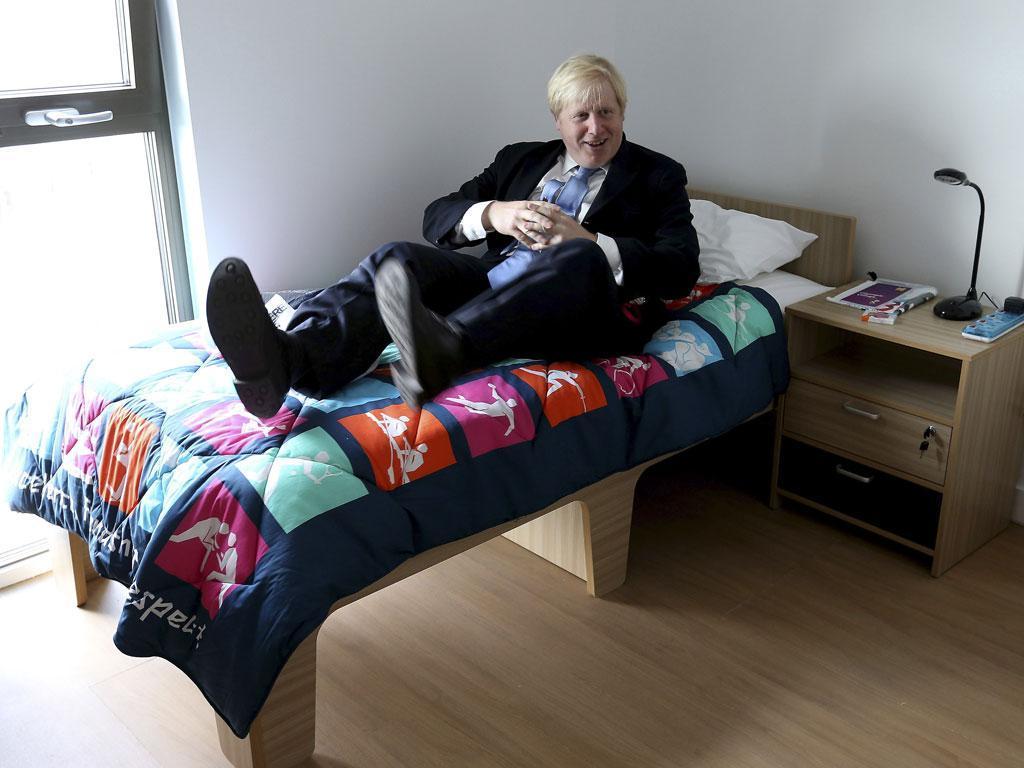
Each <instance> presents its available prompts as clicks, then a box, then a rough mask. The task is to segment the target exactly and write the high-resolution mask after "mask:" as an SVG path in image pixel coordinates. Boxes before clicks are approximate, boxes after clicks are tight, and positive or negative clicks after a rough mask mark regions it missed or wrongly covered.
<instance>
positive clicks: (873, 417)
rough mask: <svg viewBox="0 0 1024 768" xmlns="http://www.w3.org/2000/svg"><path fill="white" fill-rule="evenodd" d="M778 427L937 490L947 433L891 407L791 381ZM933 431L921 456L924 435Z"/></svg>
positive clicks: (942, 427) (943, 471)
mask: <svg viewBox="0 0 1024 768" xmlns="http://www.w3.org/2000/svg"><path fill="white" fill-rule="evenodd" d="M785 408H786V410H785V418H784V421H783V428H784V429H785V431H787V432H792V433H794V434H798V435H803V436H804V437H808V438H811V439H812V440H816V441H818V442H820V443H824V444H826V445H830V446H834V447H836V448H841V449H843V450H845V451H849V452H850V453H853V454H856V455H858V456H863V457H864V458H867V459H870V460H872V461H876V462H878V463H880V464H884V465H885V466H887V467H892V468H893V469H897V470H900V471H902V472H906V473H908V474H911V475H913V476H915V477H920V478H922V479H924V480H930V481H931V482H933V483H936V484H939V485H941V484H942V483H943V481H944V480H945V477H946V456H947V454H948V452H949V439H950V434H951V430H950V428H949V427H947V426H946V425H944V424H936V423H934V422H928V421H926V420H924V419H922V418H920V417H918V416H913V415H911V414H909V413H904V412H903V411H898V410H896V409H894V408H886V407H885V406H882V405H877V404H875V403H872V402H870V401H868V400H860V399H857V398H855V397H851V396H849V395H847V394H844V393H842V392H837V391H835V390H833V389H827V388H825V387H820V386H818V385H816V384H810V383H808V382H806V381H801V380H800V379H793V380H792V382H791V383H790V385H789V391H788V392H786V406H785ZM928 427H932V428H933V429H934V435H933V436H932V437H931V438H930V439H929V440H928V450H926V451H924V452H922V451H921V441H922V440H924V436H925V430H927V429H928Z"/></svg>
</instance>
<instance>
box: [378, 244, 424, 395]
mask: <svg viewBox="0 0 1024 768" xmlns="http://www.w3.org/2000/svg"><path fill="white" fill-rule="evenodd" d="M373 282H374V293H375V294H376V297H377V308H378V309H379V310H380V317H381V320H383V321H384V327H385V328H387V331H388V335H390V336H391V340H392V341H393V342H395V346H396V347H397V348H398V352H399V355H401V359H400V360H397V361H395V362H394V363H392V364H391V371H392V375H391V378H392V380H393V381H394V383H395V386H396V387H398V391H399V392H400V393H401V395H402V399H403V400H404V401H405V402H406V403H407V404H408V405H410V406H411V407H414V408H419V407H420V406H421V405H422V404H423V387H422V386H421V385H420V382H419V379H418V378H417V376H416V373H415V371H416V346H415V344H416V338H415V335H416V334H415V329H414V328H413V320H412V311H411V307H412V306H413V302H416V303H417V304H418V303H419V301H420V293H419V288H418V286H417V285H416V284H415V282H414V281H413V280H412V279H411V277H410V275H409V273H408V271H407V270H406V268H405V267H404V266H402V265H401V264H400V263H399V262H398V261H395V260H393V259H389V260H387V261H385V262H384V263H383V264H381V265H380V266H379V267H378V268H377V272H376V274H375V275H374V278H373Z"/></svg>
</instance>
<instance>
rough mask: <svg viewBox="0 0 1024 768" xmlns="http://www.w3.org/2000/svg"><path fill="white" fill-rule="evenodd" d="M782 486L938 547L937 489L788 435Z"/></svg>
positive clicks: (939, 503) (782, 462) (939, 500)
mask: <svg viewBox="0 0 1024 768" xmlns="http://www.w3.org/2000/svg"><path fill="white" fill-rule="evenodd" d="M851 475H852V476H851ZM854 476H856V477H854ZM857 477H859V478H861V479H856V478H857ZM779 487H780V488H782V489H784V490H787V491H791V492H793V493H796V494H799V495H800V496H803V497H805V498H807V499H811V500H812V501H816V502H818V503H819V504H824V505H825V506H826V507H829V508H830V509H834V510H835V511H837V512H842V513H843V514H844V515H849V516H850V517H854V518H856V519H858V520H862V521H863V522H865V523H868V524H870V525H874V526H876V527H878V528H882V529H884V530H886V531H889V532H890V533H894V534H896V535H897V536H902V537H903V538H904V539H909V540H910V541H913V542H915V543H917V544H922V545H923V546H926V547H929V548H931V549H934V548H935V534H936V532H937V531H938V527H939V509H940V507H941V506H942V494H941V493H939V492H937V491H933V490H931V489H929V488H922V487H921V486H920V485H915V484H914V483H911V482H907V481H906V480H901V479H899V478H897V477H893V476H892V475H887V474H886V473H885V472H880V471H879V470H877V469H873V468H871V467H866V466H864V465H863V464H858V463H857V462H855V461H850V460H849V459H844V458H843V457H841V456H836V455H835V454H833V453H829V452H828V451H822V450H819V449H817V448H813V447H812V446H810V445H807V444H806V443H801V442H799V441H797V440H793V439H791V438H788V437H784V438H783V439H782V453H781V456H780V459H779Z"/></svg>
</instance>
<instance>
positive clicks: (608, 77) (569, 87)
mask: <svg viewBox="0 0 1024 768" xmlns="http://www.w3.org/2000/svg"><path fill="white" fill-rule="evenodd" d="M604 83H608V85H610V86H611V87H612V92H613V93H614V94H615V99H616V101H618V102H619V109H620V110H621V111H622V113H623V114H625V112H626V81H625V80H623V79H622V75H620V74H619V71H618V70H617V69H615V65H614V64H612V63H611V62H610V61H608V59H605V58H602V57H601V56H596V55H594V54H592V53H584V54H580V55H578V56H572V57H571V58H568V59H566V60H565V61H563V62H562V63H561V64H560V65H559V66H558V69H556V70H555V72H554V74H553V75H551V79H550V80H548V108H549V109H550V110H551V114H552V115H554V116H555V117H556V118H557V117H558V115H559V114H560V113H561V111H562V110H563V109H565V107H566V105H568V104H569V103H571V102H579V103H581V104H587V105H591V104H594V103H596V102H597V97H598V93H599V91H600V90H601V86H602V85H603V84H604Z"/></svg>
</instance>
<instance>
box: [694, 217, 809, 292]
mask: <svg viewBox="0 0 1024 768" xmlns="http://www.w3.org/2000/svg"><path fill="white" fill-rule="evenodd" d="M690 210H691V211H692V212H693V226H694V229H696V230H697V241H698V242H699V243H700V272H701V275H700V282H702V283H724V282H726V281H727V280H750V279H751V278H753V277H756V276H757V275H760V274H763V273H764V272H771V271H772V270H775V269H778V268H779V267H781V266H782V265H783V264H788V263H789V262H791V261H793V260H794V259H796V258H798V257H799V256H800V254H801V253H803V250H804V248H806V247H807V246H808V245H810V244H811V243H813V242H814V241H815V240H817V239H818V236H817V235H814V234H811V233H810V232H804V231H802V230H799V229H797V228H796V227H794V226H792V225H791V224H788V223H786V222H785V221H777V220H776V219H765V218H763V217H761V216H755V215H754V214H752V213H743V212H742V211H734V210H731V209H724V208H721V207H719V206H717V205H715V204H714V203H712V202H709V201H707V200H691V201H690Z"/></svg>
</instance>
